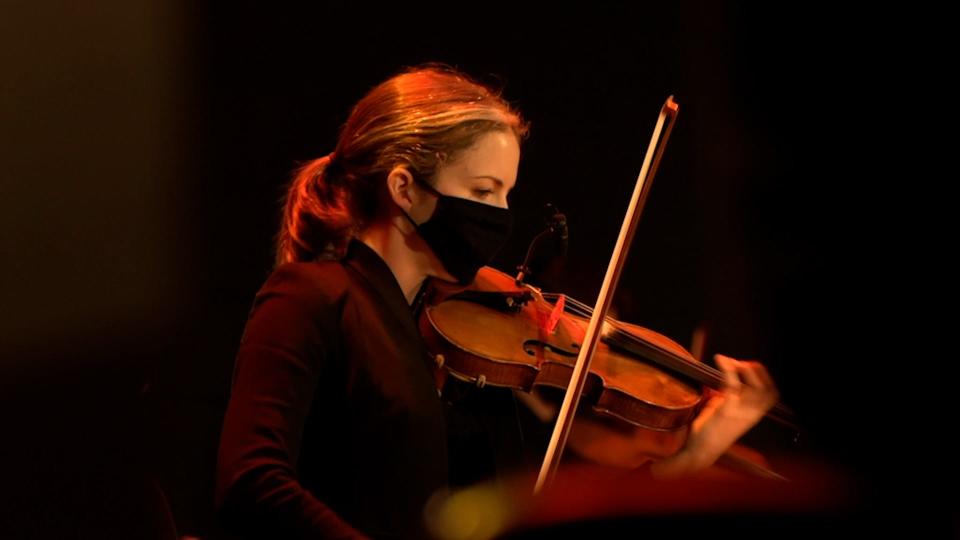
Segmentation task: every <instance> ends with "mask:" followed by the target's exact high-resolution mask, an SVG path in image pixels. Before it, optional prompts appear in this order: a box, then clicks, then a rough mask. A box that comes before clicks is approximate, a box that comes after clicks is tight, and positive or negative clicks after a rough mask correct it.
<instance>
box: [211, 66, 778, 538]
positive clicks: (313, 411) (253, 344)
mask: <svg viewBox="0 0 960 540" xmlns="http://www.w3.org/2000/svg"><path fill="white" fill-rule="evenodd" d="M526 131H527V128H526V124H525V123H524V121H523V120H522V119H521V117H520V115H519V114H518V113H517V112H516V111H514V110H513V109H512V108H511V107H510V106H509V105H508V104H507V103H506V102H505V101H504V100H503V99H501V98H500V97H499V96H498V95H497V94H496V93H494V92H492V91H490V90H489V89H487V88H485V87H483V86H481V85H479V84H476V83H474V82H472V81H470V80H469V79H468V78H467V77H466V76H464V75H462V74H460V73H457V72H455V71H453V70H450V69H445V68H437V67H424V68H419V69H415V70H411V71H408V72H405V73H402V74H400V75H397V76H395V77H393V78H391V79H389V80H387V81H385V82H383V83H382V84H380V85H378V86H377V87H375V88H374V89H373V90H371V91H370V92H369V93H368V94H367V95H366V96H365V97H364V98H363V99H362V100H360V102H359V103H358V104H357V105H356V106H355V107H354V109H353V111H352V113H351V115H350V117H349V119H348V120H347V123H346V124H345V126H344V127H343V130H342V132H341V134H340V138H339V141H338V143H337V146H336V148H335V150H334V151H333V152H332V153H331V154H330V155H328V156H325V157H322V158H320V159H317V160H315V161H313V162H311V163H309V164H308V165H307V166H306V167H304V168H303V169H302V170H301V171H300V172H299V173H298V175H297V176H296V177H295V179H294V181H293V182H292V184H291V186H290V189H289V193H288V196H287V199H286V205H285V210H284V216H283V223H282V227H281V230H280V233H279V235H278V238H277V260H276V262H277V266H276V268H275V270H274V272H273V273H272V274H271V276H270V277H269V278H268V280H267V281H266V283H265V284H264V285H263V287H262V288H261V290H260V291H259V292H258V294H257V296H256V298H255V301H254V305H253V308H252V310H251V313H250V316H249V320H248V322H247V326H246V328H245V331H244V335H243V338H242V340H241V344H240V348H239V351H238V354H237V358H236V364H235V370H234V379H233V390H232V396H231V399H230V403H229V406H228V410H227V414H226V417H225V420H224V426H223V432H222V437H221V443H220V453H219V463H218V474H217V505H218V509H219V511H220V514H221V517H222V520H223V522H224V524H225V525H226V526H227V527H228V528H231V529H234V530H237V531H243V532H245V533H247V534H251V535H265V536H269V537H303V538H306V537H310V538H356V537H364V536H371V537H377V538H381V537H398V538H408V537H409V538H414V537H422V536H423V530H422V529H421V521H422V520H421V513H422V508H423V505H424V503H425V501H426V499H427V498H428V497H429V496H430V494H432V493H433V492H434V491H435V490H437V489H439V488H442V487H444V486H446V485H448V483H449V481H450V474H451V472H452V471H457V470H462V469H461V468H460V465H459V464H460V463H462V461H459V459H460V457H461V454H462V453H463V451H464V450H465V449H467V448H472V450H473V451H476V450H477V448H476V446H475V445H473V446H471V445H470V444H463V442H464V440H469V437H467V438H466V439H465V438H464V435H463V433H464V428H463V424H462V423H458V422H455V421H451V418H455V417H456V414H455V413H451V411H450V410H449V405H448V404H445V403H444V402H442V400H441V399H440V398H439V397H438V393H437V390H436V387H435V385H434V381H433V379H432V377H431V370H430V367H429V359H428V357H427V353H426V350H425V349H424V345H423V342H422V339H421V337H420V335H419V333H418V331H417V327H416V324H415V322H414V315H413V313H412V310H411V305H415V304H416V303H415V300H416V299H417V296H418V293H419V292H420V291H421V290H422V289H423V287H424V284H425V283H426V281H427V279H428V278H436V279H441V280H446V281H457V282H460V283H469V282H470V281H471V280H472V279H473V277H474V276H475V274H476V272H477V271H478V269H479V268H480V267H481V266H483V265H484V264H486V263H487V262H489V261H490V259H491V258H492V257H493V255H494V253H495V252H496V251H497V250H498V249H499V247H500V246H501V244H502V243H503V241H504V239H505V238H506V235H507V233H508V231H509V228H510V223H511V218H510V212H509V210H508V209H507V195H508V194H509V192H510V190H511V189H512V188H513V186H514V184H515V183H516V179H517V167H518V163H519V159H520V141H521V140H522V139H523V138H524V136H525V134H526ZM719 362H720V367H721V368H722V369H723V370H724V371H725V373H727V378H728V381H729V384H728V387H727V388H726V389H725V392H724V393H721V394H719V395H718V396H716V397H715V398H714V399H712V400H711V402H710V403H709V404H708V406H707V407H706V408H705V409H704V413H703V414H701V416H700V417H698V418H697V421H696V422H694V428H695V429H693V430H692V431H691V434H690V436H689V437H688V439H687V444H686V446H685V447H684V448H683V449H682V450H680V451H679V452H677V453H676V454H675V455H673V456H670V457H669V458H666V459H663V460H660V461H657V462H656V463H654V464H653V465H652V467H651V472H652V474H654V475H655V476H674V475H680V474H685V473H689V472H693V471H696V470H698V469H701V468H703V467H706V466H708V465H709V464H710V463H712V462H713V461H714V460H715V459H716V458H717V457H718V456H719V455H720V454H721V453H722V452H723V451H724V449H726V448H727V447H729V446H730V444H732V443H733V442H734V441H735V440H736V439H737V438H738V437H739V436H740V435H741V434H742V433H743V432H745V431H746V430H747V429H749V427H750V426H752V425H753V424H755V423H756V422H757V421H758V420H759V418H760V417H762V415H763V414H764V412H765V411H766V410H767V409H768V408H769V407H770V406H771V405H772V404H773V403H774V402H775V401H776V391H775V389H774V387H773V384H772V382H771V381H770V379H769V377H768V375H767V374H766V371H764V369H763V368H762V367H761V366H760V365H759V364H755V363H749V362H737V361H734V360H732V359H729V360H728V359H720V360H719ZM493 395H498V394H496V393H494V394H493ZM499 395H502V393H501V394H499ZM500 403H501V404H502V401H500ZM445 408H447V410H445ZM465 409H469V407H465ZM494 409H496V407H494ZM504 410H507V409H504ZM496 414H499V412H497V413H496ZM481 425H487V424H486V421H480V420H477V421H475V422H474V424H473V427H477V426H481ZM502 425H505V424H501V426H502ZM496 451H497V452H502V448H501V449H497V450H496ZM494 461H496V460H494ZM451 465H453V467H451ZM461 479H462V478H461Z"/></svg>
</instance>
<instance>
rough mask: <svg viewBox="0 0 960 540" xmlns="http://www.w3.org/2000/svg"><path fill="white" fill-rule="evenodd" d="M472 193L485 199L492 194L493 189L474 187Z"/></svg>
mask: <svg viewBox="0 0 960 540" xmlns="http://www.w3.org/2000/svg"><path fill="white" fill-rule="evenodd" d="M473 194H474V195H476V196H477V197H479V198H481V199H485V198H487V197H489V196H490V195H493V190H492V189H475V190H473Z"/></svg>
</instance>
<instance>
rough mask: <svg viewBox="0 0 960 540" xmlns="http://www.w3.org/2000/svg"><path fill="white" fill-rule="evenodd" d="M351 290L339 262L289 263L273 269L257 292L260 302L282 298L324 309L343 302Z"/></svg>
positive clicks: (346, 275) (307, 306)
mask: <svg viewBox="0 0 960 540" xmlns="http://www.w3.org/2000/svg"><path fill="white" fill-rule="evenodd" d="M348 289H349V276H348V274H347V272H346V270H345V269H344V267H343V265H342V264H340V263H339V262H338V261H317V262H290V263H284V264H281V265H279V266H277V267H276V268H274V269H273V271H272V272H271V273H270V275H269V276H268V277H267V279H266V281H265V282H264V284H263V286H262V287H261V288H260V290H259V291H258V292H257V303H259V302H261V301H263V300H265V299H267V298H269V297H277V296H279V297H286V298H290V299H294V300H296V303H297V304H300V305H301V306H303V307H305V308H321V307H325V306H329V305H331V304H337V303H340V301H341V300H342V299H343V297H344V296H345V295H346V293H347V291H348Z"/></svg>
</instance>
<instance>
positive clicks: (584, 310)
mask: <svg viewBox="0 0 960 540" xmlns="http://www.w3.org/2000/svg"><path fill="white" fill-rule="evenodd" d="M543 297H544V298H547V299H551V298H552V299H558V298H559V297H560V294H558V293H544V294H543ZM565 302H566V307H567V308H568V310H569V311H570V312H571V313H573V314H574V315H579V316H581V317H590V316H592V315H593V308H592V307H590V306H588V305H586V304H584V303H583V302H580V301H579V300H576V299H575V298H571V297H569V296H567V297H566V300H565ZM605 320H606V322H607V323H608V324H610V326H611V327H612V328H613V329H614V337H615V338H619V339H620V340H622V341H626V342H629V343H633V344H643V345H653V346H655V347H656V345H654V344H648V343H647V342H645V341H643V340H641V339H640V338H638V337H636V336H634V335H633V334H631V333H630V332H628V331H626V330H624V329H623V327H622V325H621V324H620V322H619V321H617V320H616V319H613V318H611V317H609V316H608V317H606V318H605ZM657 349H659V350H660V351H661V352H663V353H666V354H667V355H668V357H669V358H670V361H669V362H668V363H669V364H671V365H670V366H667V367H671V368H673V369H675V370H677V371H688V370H692V371H694V372H699V374H700V375H702V376H704V377H707V378H708V379H710V380H711V381H712V382H714V383H718V384H719V383H722V381H723V373H722V372H721V371H719V370H717V369H714V368H711V367H710V366H708V365H706V364H704V363H702V362H694V363H691V362H689V361H687V360H685V359H683V358H679V356H678V355H677V354H675V353H673V352H671V351H669V350H666V349H663V348H662V347H657ZM693 376H694V378H696V375H693Z"/></svg>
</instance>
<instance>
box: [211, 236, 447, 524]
mask: <svg viewBox="0 0 960 540" xmlns="http://www.w3.org/2000/svg"><path fill="white" fill-rule="evenodd" d="M428 362H429V360H428V357H427V353H426V350H425V349H424V345H423V340H422V338H421V337H420V335H419V332H418V331H417V328H416V324H415V322H414V318H413V315H412V313H411V310H410V306H409V305H408V304H407V301H406V299H405V297H404V295H403V293H402V291H401V290H400V286H399V285H398V283H397V281H396V279H395V277H394V276H393V273H392V272H391V271H390V269H389V267H388V266H387V265H386V263H385V262H384V261H383V260H382V259H380V257H379V256H378V255H377V254H376V252H374V251H373V250H372V249H370V248H369V247H367V246H366V245H364V244H362V243H360V242H358V241H354V242H352V243H351V245H350V247H349V249H348V252H347V255H346V257H345V258H344V259H342V260H341V261H325V262H309V263H289V264H285V265H282V266H279V267H278V268H277V269H276V270H275V271H274V272H273V273H272V274H271V275H270V277H269V278H268V279H267V281H266V283H265V284H264V285H263V287H262V288H261V289H260V291H259V292H258V293H257V295H256V297H255V299H254V303H253V307H252V309H251V312H250V316H249V319H248V321H247V325H246V328H245V330H244V333H243V338H242V340H241V343H240V347H239V351H238V353H237V357H236V363H235V367H234V374H233V386H232V391H231V398H230V402H229V405H228V408H227V412H226V417H225V419H224V425H223V431H222V434H221V441H220V450H219V455H218V470H217V486H216V499H217V500H216V504H217V508H218V511H219V514H220V518H221V522H222V523H223V524H224V525H225V526H226V527H227V528H228V529H230V530H232V531H234V532H239V533H241V534H243V535H245V536H251V537H261V536H262V537H268V538H353V537H356V536H358V535H360V534H361V533H362V534H364V535H368V536H372V537H376V538H415V537H423V530H422V528H421V523H422V509H423V506H424V503H425V502H426V500H427V499H428V498H429V496H430V495H431V494H432V493H434V492H435V491H436V490H437V489H439V488H442V487H445V486H447V483H448V458H447V431H446V426H445V424H446V421H447V420H448V418H449V416H448V414H449V413H445V412H444V405H443V403H442V402H441V400H440V398H439V397H438V393H437V390H436V388H435V384H434V381H433V378H432V376H431V372H430V368H429V366H428Z"/></svg>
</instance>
